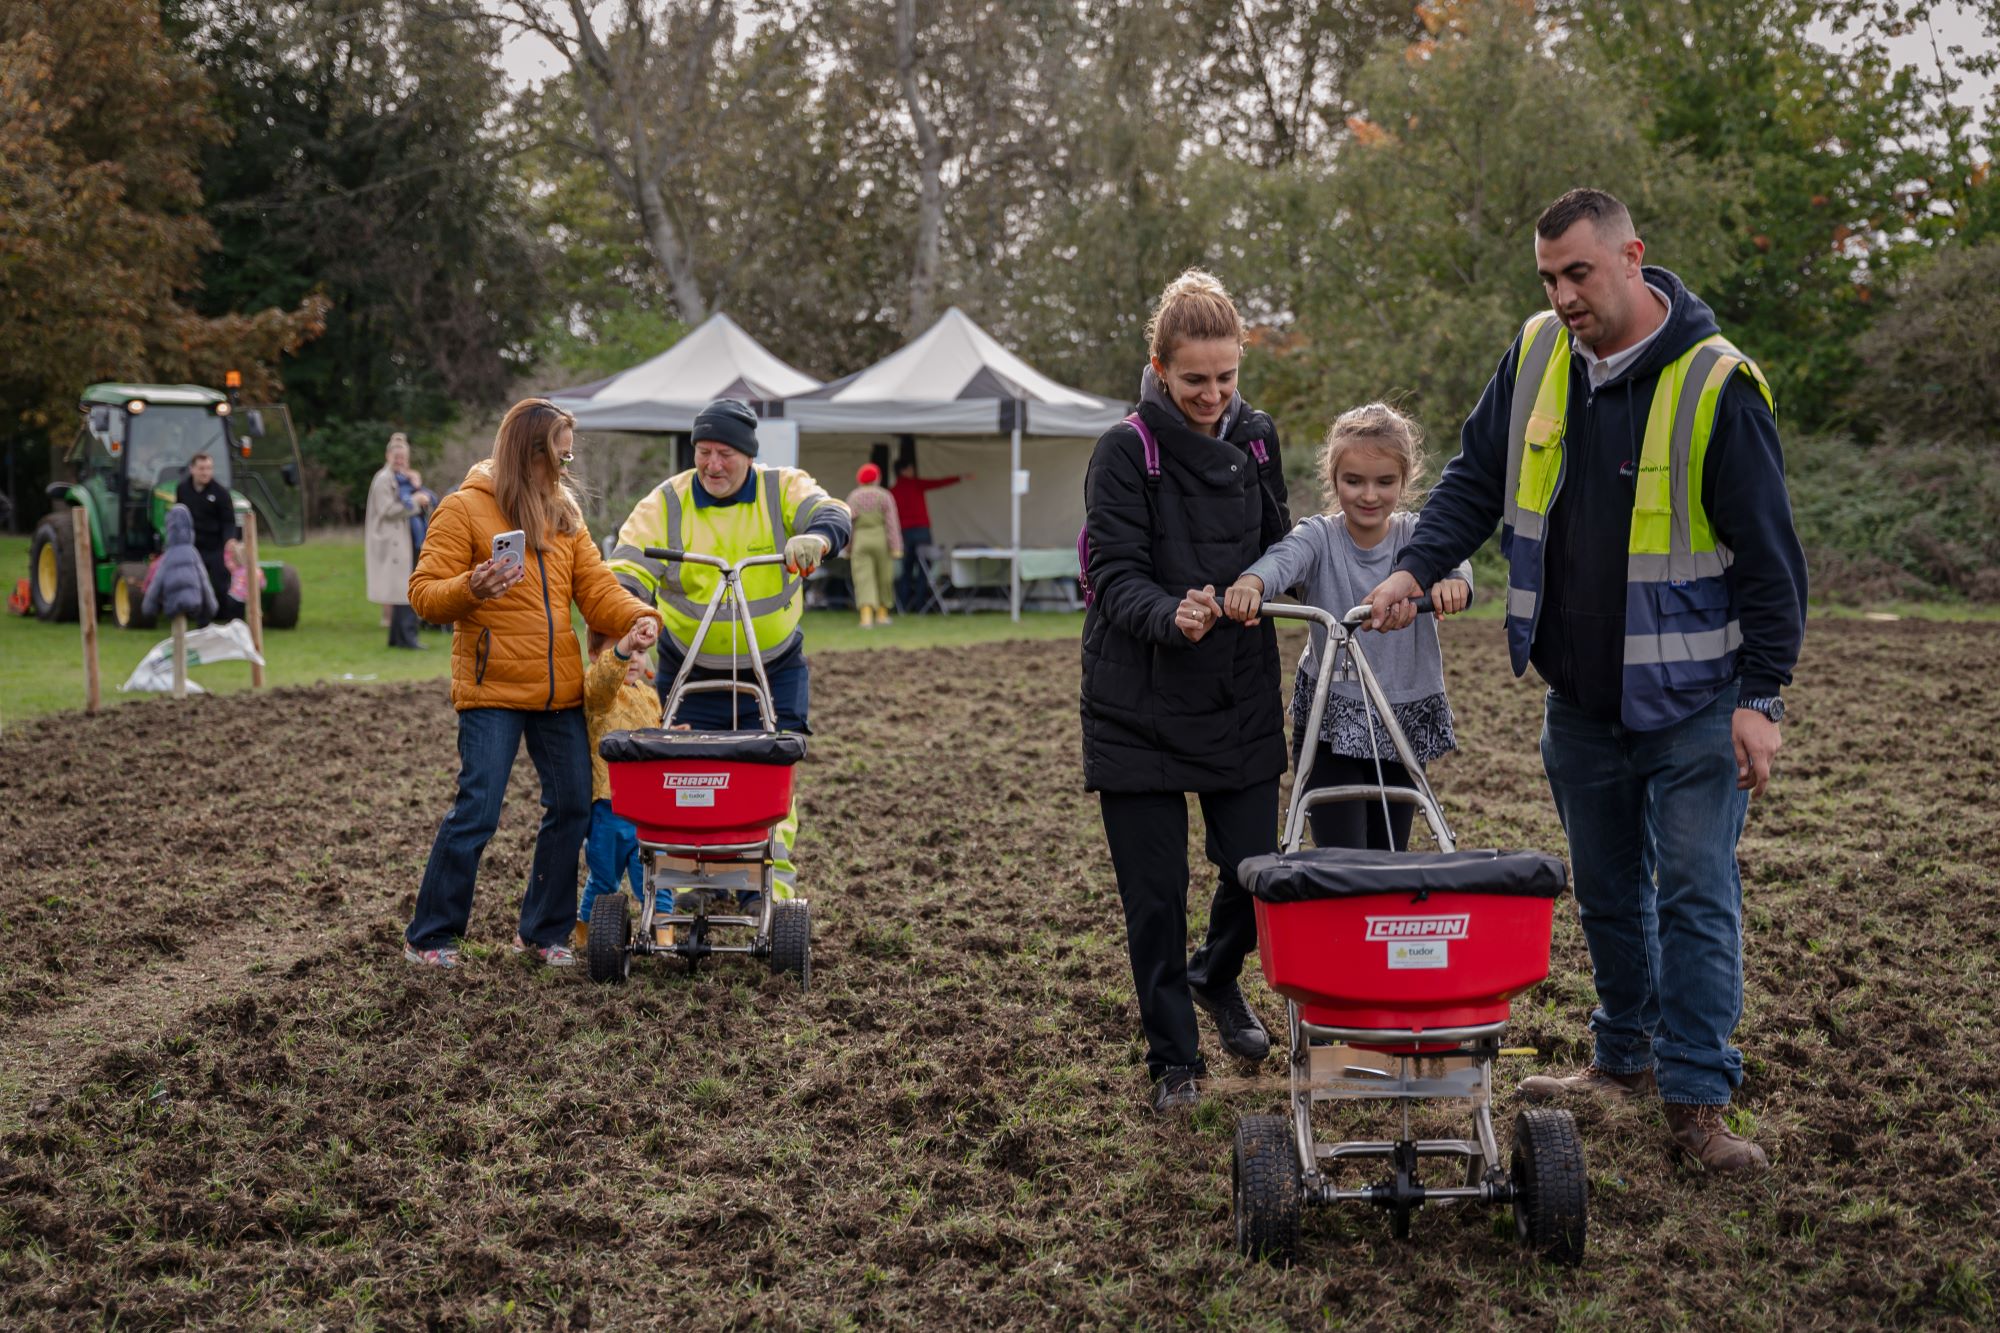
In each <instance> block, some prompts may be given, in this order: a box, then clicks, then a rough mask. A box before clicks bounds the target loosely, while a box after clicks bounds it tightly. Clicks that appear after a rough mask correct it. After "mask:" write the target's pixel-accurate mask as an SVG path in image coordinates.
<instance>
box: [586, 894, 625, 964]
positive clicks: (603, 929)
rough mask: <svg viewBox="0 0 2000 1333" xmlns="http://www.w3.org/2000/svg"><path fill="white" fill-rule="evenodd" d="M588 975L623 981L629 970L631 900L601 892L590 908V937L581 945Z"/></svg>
mask: <svg viewBox="0 0 2000 1333" xmlns="http://www.w3.org/2000/svg"><path fill="white" fill-rule="evenodd" d="M584 952H585V953H586V954H587V955H588V961H589V963H590V979H591V980H592V981H598V982H613V981H620V982H622V981H624V980H625V978H626V977H627V976H628V975H630V974H631V971H632V900H631V899H630V898H627V897H626V896H625V895H624V894H622V893H601V894H599V895H598V896H597V901H596V902H595V903H593V904H592V906H591V910H590V938H589V940H588V942H587V943H586V944H585V946H584Z"/></svg>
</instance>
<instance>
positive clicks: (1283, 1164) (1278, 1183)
mask: <svg viewBox="0 0 2000 1333" xmlns="http://www.w3.org/2000/svg"><path fill="white" fill-rule="evenodd" d="M1231 1175H1232V1177H1233V1190H1232V1193H1233V1196H1234V1201H1235V1213H1236V1249H1237V1252H1238V1253H1240V1254H1241V1255H1242V1256H1243V1257H1244V1258H1246V1259H1263V1260H1265V1261H1267V1262H1269V1263H1273V1264H1276V1265H1277V1266H1278V1267H1280V1268H1289V1267H1290V1266H1291V1264H1292V1261H1293V1260H1294V1259H1296V1258H1297V1257H1298V1253H1299V1206H1300V1203H1301V1201H1302V1199H1303V1192H1302V1189H1301V1186H1300V1182H1299V1150H1298V1144H1297V1143H1296V1142H1294V1141H1293V1138H1292V1122H1291V1120H1290V1119H1289V1118H1287V1117H1285V1116H1281V1115H1246V1116H1244V1117H1243V1118H1242V1119H1241V1120H1238V1121H1237V1122H1236V1152H1235V1157H1234V1160H1233V1162H1232V1163H1231Z"/></svg>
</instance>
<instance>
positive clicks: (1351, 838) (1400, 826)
mask: <svg viewBox="0 0 2000 1333" xmlns="http://www.w3.org/2000/svg"><path fill="white" fill-rule="evenodd" d="M1296 766H1297V765H1296V763H1294V767H1296ZM1306 781H1307V782H1308V784H1309V785H1311V786H1314V787H1414V786H1415V785H1416V783H1415V782H1414V781H1412V780H1411V778H1410V770H1409V769H1407V768H1404V767H1403V766H1402V764H1400V763H1398V762H1397V761H1395V760H1394V759H1384V760H1383V761H1382V776H1381V777H1380V778H1379V779H1378V778H1377V777H1376V776H1375V761H1374V760H1373V759H1356V758H1354V757H1353V756H1352V755H1345V754H1335V753H1334V752H1333V747H1332V746H1331V745H1328V744H1327V743H1326V742H1325V741H1321V742H1320V743H1319V745H1318V746H1317V747H1316V749H1315V751H1314V753H1313V759H1312V776H1311V777H1309V778H1308V779H1306ZM1416 813H1417V807H1415V806H1414V805H1410V804H1408V803H1407V802H1402V801H1391V802H1389V822H1388V824H1387V825H1386V826H1385V825H1384V824H1383V822H1382V802H1381V800H1380V799H1376V800H1368V801H1330V802H1328V803H1327V804H1325V805H1316V806H1314V807H1313V808H1312V809H1310V810H1308V811H1306V820H1307V822H1309V823H1310V824H1311V825H1312V835H1313V846H1315V847H1371V848H1373V849H1375V850H1376V851H1380V852H1397V851H1405V850H1407V849H1408V848H1409V845H1410V821H1411V820H1412V819H1414V818H1415V817H1416ZM1391 834H1394V835H1395V842H1394V843H1393V844H1392V843H1391V842H1390V841H1389V838H1390V835H1391Z"/></svg>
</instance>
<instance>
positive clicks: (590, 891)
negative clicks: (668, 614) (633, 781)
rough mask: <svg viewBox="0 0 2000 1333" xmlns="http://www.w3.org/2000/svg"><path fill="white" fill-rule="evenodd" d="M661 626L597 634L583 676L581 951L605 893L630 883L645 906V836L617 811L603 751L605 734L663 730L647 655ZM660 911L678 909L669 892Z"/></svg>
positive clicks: (645, 624)
mask: <svg viewBox="0 0 2000 1333" xmlns="http://www.w3.org/2000/svg"><path fill="white" fill-rule="evenodd" d="M658 629H659V627H658V625H657V624H656V623H655V622H653V621H651V620H642V621H640V622H639V623H638V624H636V625H634V626H633V627H632V628H631V629H630V630H629V631H627V632H626V634H625V637H624V638H622V639H617V640H614V639H612V638H611V636H610V635H608V634H599V633H597V632H596V631H595V630H593V631H591V635H590V652H591V663H590V670H589V671H588V672H586V673H585V674H584V677H583V718H584V725H585V727H586V728H587V729H588V730H589V732H590V797H591V800H590V837H589V839H588V840H586V841H585V843H584V844H583V858H584V861H585V863H586V864H587V865H588V866H589V867H590V878H589V879H588V880H587V881H585V883H584V886H583V902H582V904H581V905H580V906H579V907H578V908H577V912H576V947H577V948H579V949H581V948H583V947H584V946H585V944H586V943H587V941H588V939H589V936H590V905H591V903H592V902H594V901H595V900H596V898H597V895H598V894H600V893H616V892H618V880H619V878H620V877H621V876H623V877H625V878H628V879H629V880H630V881H631V884H632V896H633V897H635V898H638V899H639V901H640V902H642V903H643V902H644V901H645V898H644V896H643V895H644V893H645V883H644V880H643V879H642V877H641V872H640V862H639V831H638V829H637V828H635V827H633V824H632V821H631V820H629V819H621V818H619V816H617V815H616V814H614V813H612V810H611V771H610V770H609V769H608V768H607V767H605V763H604V757H603V756H602V755H600V754H598V752H597V743H598V742H599V741H601V740H603V739H604V736H605V733H607V732H612V731H634V730H637V729H639V728H641V727H657V726H659V725H660V695H659V692H658V691H657V690H655V689H654V688H653V673H652V670H651V668H650V667H648V666H647V664H646V650H647V649H648V648H650V647H652V645H653V642H654V640H655V639H656V638H657V637H658ZM657 907H658V910H660V911H664V912H670V911H672V910H673V896H672V895H671V894H666V893H663V894H661V895H660V901H659V903H658V904H657Z"/></svg>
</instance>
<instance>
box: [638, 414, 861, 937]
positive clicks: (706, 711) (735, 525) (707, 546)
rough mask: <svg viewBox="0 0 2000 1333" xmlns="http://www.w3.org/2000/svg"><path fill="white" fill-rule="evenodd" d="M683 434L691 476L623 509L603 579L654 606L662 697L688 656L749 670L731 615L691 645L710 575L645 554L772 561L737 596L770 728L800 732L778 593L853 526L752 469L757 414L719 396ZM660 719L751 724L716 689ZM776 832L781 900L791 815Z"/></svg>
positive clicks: (785, 893) (716, 668) (737, 698)
mask: <svg viewBox="0 0 2000 1333" xmlns="http://www.w3.org/2000/svg"><path fill="white" fill-rule="evenodd" d="M693 434H694V467H693V468H692V469H690V470H689V471H686V472H681V473H677V474H676V475H674V476H671V477H669V478H667V479H666V480H665V481H663V482H661V483H660V484H659V486H658V487H656V488H655V489H654V490H653V491H652V492H651V493H650V494H648V495H647V496H646V497H645V498H644V499H642V500H641V501H639V503H638V504H637V505H635V506H634V507H633V509H632V514H631V517H629V518H627V519H626V520H625V525H624V526H623V527H621V528H620V529H619V530H618V545H617V548H616V549H615V550H613V551H612V553H611V569H612V572H613V573H615V574H616V575H617V576H618V581H619V582H620V583H622V584H624V585H625V587H626V588H628V589H629V590H630V591H631V592H632V593H633V595H635V596H637V597H639V598H640V599H641V600H643V601H646V602H649V603H652V604H654V605H656V606H658V607H659V609H660V615H661V620H662V622H663V624H664V627H665V628H664V632H663V633H662V634H661V635H660V671H659V675H658V677H657V680H658V683H659V688H660V691H661V693H662V694H663V695H664V694H665V693H666V691H667V690H668V689H669V688H670V687H671V684H672V681H673V678H674V677H675V675H676V674H678V673H679V671H680V668H681V665H682V664H683V662H684V661H685V660H686V658H687V655H688V654H689V653H693V654H694V667H693V670H692V672H691V673H690V675H689V677H688V678H689V679H690V680H716V679H727V678H728V677H729V675H730V673H731V671H732V670H734V669H739V668H740V669H741V670H743V671H744V672H746V673H747V672H748V670H749V661H748V651H749V642H748V639H747V637H746V636H745V635H744V634H743V632H742V629H741V627H740V626H739V625H738V623H737V619H736V615H735V608H733V607H724V608H723V609H722V610H720V611H718V612H717V613H716V617H715V623H714V624H712V625H711V626H709V630H708V633H707V635H706V636H704V637H703V638H702V639H701V641H700V642H699V643H697V642H695V635H696V632H697V631H698V630H699V629H700V628H701V617H702V612H703V611H704V609H706V607H707V605H708V600H709V597H710V595H711V594H713V592H714V591H715V585H716V582H717V581H718V579H719V578H720V575H719V574H718V573H717V572H716V571H715V570H713V569H710V568H709V567H707V566H706V565H690V564H668V563H666V562H664V561H660V560H655V559H653V558H651V557H650V556H648V555H646V553H645V550H646V548H647V547H648V546H662V547H668V548H670V549H674V550H682V551H698V552H700V553H701V554H703V555H712V556H717V557H719V558H721V559H723V560H728V561H731V562H734V561H737V560H741V559H743V558H744V557H745V556H752V555H772V554H779V553H782V554H783V555H784V557H785V564H784V568H783V569H779V568H777V567H775V566H759V567H758V568H755V569H748V570H745V571H744V573H743V591H744V592H745V593H746V594H747V595H748V596H749V598H750V606H751V615H752V620H751V626H752V628H753V629H754V630H755V631H756V635H757V647H758V650H759V651H760V652H761V653H762V654H763V656H764V672H765V675H766V676H767V677H768V678H769V680H770V682H771V695H772V700H771V702H772V704H773V706H774V708H775V709H776V712H777V715H778V728H779V729H780V730H781V731H797V732H810V731H811V730H812V728H811V727H810V726H809V725H808V723H807V713H808V708H809V699H810V693H811V690H810V679H809V674H808V668H807V663H806V654H805V638H804V635H803V634H802V633H801V632H800V629H799V617H800V613H801V612H802V611H803V610H804V598H803V597H801V596H786V595H785V594H787V593H790V592H792V591H794V588H795V585H796V583H797V581H798V579H799V578H801V577H803V576H805V575H807V574H810V573H812V571H813V570H815V569H817V568H818V567H819V565H820V562H821V561H823V560H825V559H826V557H827V556H828V554H830V553H831V552H834V551H838V550H840V549H841V548H842V547H844V546H846V545H847V541H848V538H849V537H850V536H851V535H852V533H853V521H852V519H851V518H850V517H849V515H848V512H847V506H845V505H843V504H842V503H841V502H840V501H838V500H836V499H834V498H833V497H831V496H829V495H828V494H827V493H826V492H825V491H824V490H822V489H820V485H819V483H818V482H816V481H814V480H813V479H812V478H811V477H810V476H808V475H807V474H806V473H805V472H803V471H801V470H799V469H798V468H795V467H764V466H762V465H760V464H759V463H758V462H757V416H756V414H755V413H754V412H752V411H751V410H750V408H749V406H748V405H747V404H745V403H741V402H738V401H737V400H736V399H734V398H718V399H717V400H716V401H714V402H712V403H710V404H709V405H708V406H707V407H704V408H703V409H702V410H701V415H700V416H698V417H696V418H695V420H694V432H693ZM667 721H668V723H669V724H672V723H676V722H680V723H687V724H688V725H690V726H692V727H694V728H695V729H696V730H697V731H732V730H738V729H747V728H754V727H756V726H757V725H759V724H758V719H757V715H756V707H755V705H754V704H752V703H751V702H750V700H749V699H748V697H747V696H741V695H734V694H729V693H725V692H723V691H719V690H718V691H713V692H704V693H700V694H693V695H689V696H688V697H687V698H685V699H683V700H682V701H681V705H680V709H679V711H678V713H677V714H676V715H675V716H674V717H671V718H668V719H667ZM777 832H778V841H779V843H780V860H779V862H778V864H777V866H776V867H775V870H774V878H775V880H776V882H777V890H776V891H777V895H778V896H779V897H781V898H789V897H790V896H791V894H792V882H793V871H792V857H791V851H792V846H793V843H794V840H795V838H796V837H797V835H798V809H797V807H796V806H794V807H793V810H792V813H791V815H790V817H789V818H787V819H786V820H785V822H784V823H782V824H780V825H779V826H778V830H777Z"/></svg>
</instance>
